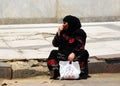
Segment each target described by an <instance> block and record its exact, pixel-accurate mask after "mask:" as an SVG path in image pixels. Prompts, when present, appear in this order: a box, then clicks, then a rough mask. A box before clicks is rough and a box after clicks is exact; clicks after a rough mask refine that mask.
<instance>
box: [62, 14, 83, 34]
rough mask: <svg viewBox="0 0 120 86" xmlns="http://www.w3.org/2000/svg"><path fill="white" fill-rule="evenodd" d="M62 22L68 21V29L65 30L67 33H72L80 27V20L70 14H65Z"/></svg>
mask: <svg viewBox="0 0 120 86" xmlns="http://www.w3.org/2000/svg"><path fill="white" fill-rule="evenodd" d="M63 22H68V30H67V33H68V34H72V33H73V32H75V31H76V30H77V29H80V28H81V23H80V20H79V19H78V18H77V17H75V16H72V15H68V16H65V17H64V18H63Z"/></svg>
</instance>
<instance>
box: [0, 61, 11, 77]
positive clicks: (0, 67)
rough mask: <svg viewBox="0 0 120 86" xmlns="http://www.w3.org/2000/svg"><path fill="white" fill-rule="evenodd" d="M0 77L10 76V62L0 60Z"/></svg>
mask: <svg viewBox="0 0 120 86" xmlns="http://www.w3.org/2000/svg"><path fill="white" fill-rule="evenodd" d="M0 78H6V79H11V78H12V68H11V65H10V64H7V63H4V62H0Z"/></svg>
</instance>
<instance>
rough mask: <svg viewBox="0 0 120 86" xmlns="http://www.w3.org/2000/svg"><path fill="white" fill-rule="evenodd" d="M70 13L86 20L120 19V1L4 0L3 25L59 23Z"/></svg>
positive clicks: (0, 15)
mask: <svg viewBox="0 0 120 86" xmlns="http://www.w3.org/2000/svg"><path fill="white" fill-rule="evenodd" d="M68 14H72V15H75V16H77V17H79V18H80V19H81V20H82V21H83V22H91V21H116V20H120V0H0V24H13V23H57V22H61V19H62V18H63V17H64V16H65V15H68Z"/></svg>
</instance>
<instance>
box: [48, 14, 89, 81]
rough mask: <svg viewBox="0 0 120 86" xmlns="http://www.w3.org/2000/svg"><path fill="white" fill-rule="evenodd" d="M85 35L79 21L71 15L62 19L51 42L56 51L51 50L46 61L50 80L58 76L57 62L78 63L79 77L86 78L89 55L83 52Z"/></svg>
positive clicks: (85, 51)
mask: <svg viewBox="0 0 120 86" xmlns="http://www.w3.org/2000/svg"><path fill="white" fill-rule="evenodd" d="M86 37H87V36H86V33H85V31H84V30H83V29H81V23H80V20H79V19H78V18H77V17H75V16H72V15H68V16H65V17H64V18H63V24H62V26H60V27H59V28H58V31H57V33H56V35H55V37H54V39H53V41H52V44H53V46H54V47H58V50H52V51H51V52H50V55H49V57H48V59H47V66H48V69H49V70H50V76H51V79H56V78H57V77H58V76H59V61H61V60H63V61H79V64H80V67H81V74H80V76H86V78H87V76H88V68H87V64H88V57H89V53H88V51H87V50H85V43H86Z"/></svg>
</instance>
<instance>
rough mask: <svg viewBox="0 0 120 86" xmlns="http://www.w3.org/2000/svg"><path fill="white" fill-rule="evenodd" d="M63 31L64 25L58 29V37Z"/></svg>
mask: <svg viewBox="0 0 120 86" xmlns="http://www.w3.org/2000/svg"><path fill="white" fill-rule="evenodd" d="M62 30H63V25H62V26H60V27H59V28H58V31H57V32H58V36H60V33H61V31H62Z"/></svg>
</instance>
